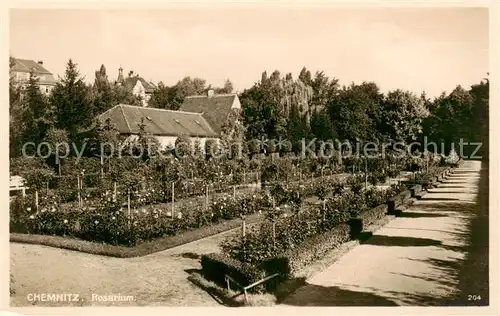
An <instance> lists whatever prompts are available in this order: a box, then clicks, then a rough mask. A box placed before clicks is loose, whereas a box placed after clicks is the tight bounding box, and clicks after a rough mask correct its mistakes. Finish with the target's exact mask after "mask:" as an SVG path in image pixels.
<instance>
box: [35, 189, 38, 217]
mask: <svg viewBox="0 0 500 316" xmlns="http://www.w3.org/2000/svg"><path fill="white" fill-rule="evenodd" d="M35 206H36V212H37V214H38V190H36V191H35Z"/></svg>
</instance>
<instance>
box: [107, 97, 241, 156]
mask: <svg viewBox="0 0 500 316" xmlns="http://www.w3.org/2000/svg"><path fill="white" fill-rule="evenodd" d="M240 109H241V104H240V101H239V98H238V96H237V95H236V94H220V95H215V94H214V92H213V90H209V91H208V92H207V94H206V95H203V96H190V97H187V98H186V99H185V101H184V103H183V104H182V106H181V108H180V110H179V111H173V110H164V109H156V108H149V107H141V106H133V105H127V104H118V105H116V106H114V107H113V108H111V109H109V110H107V111H106V112H104V113H102V114H101V115H100V116H99V120H100V121H101V122H105V121H107V120H108V119H109V121H110V122H111V123H112V124H113V125H114V127H115V128H116V129H117V130H118V132H119V133H120V134H121V135H123V136H127V137H135V136H136V135H138V134H139V132H140V127H139V126H140V125H142V124H144V129H145V132H147V133H149V134H151V135H153V136H155V137H156V138H157V139H158V141H159V143H160V145H161V146H162V147H163V148H164V147H167V146H174V145H175V141H176V140H177V138H178V137H181V136H187V137H189V138H190V139H191V141H192V142H193V143H194V141H195V140H198V141H199V142H200V145H201V147H202V148H205V143H206V140H207V139H213V140H220V139H221V137H222V135H223V134H224V133H227V134H225V135H226V136H227V135H230V134H231V133H230V132H229V133H228V131H227V128H226V131H224V127H225V126H230V125H231V124H228V121H231V120H233V121H237V118H236V117H237V116H233V115H231V113H239V110H240Z"/></svg>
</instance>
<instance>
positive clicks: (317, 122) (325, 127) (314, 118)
mask: <svg viewBox="0 0 500 316" xmlns="http://www.w3.org/2000/svg"><path fill="white" fill-rule="evenodd" d="M310 127H311V133H312V134H313V135H314V137H316V138H318V139H321V140H331V139H334V138H336V137H338V135H337V133H336V132H335V127H334V126H333V123H332V121H331V120H330V117H329V116H328V113H327V112H326V110H324V109H321V110H315V111H314V112H313V114H312V115H311V122H310Z"/></svg>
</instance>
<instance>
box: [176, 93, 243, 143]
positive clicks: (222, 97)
mask: <svg viewBox="0 0 500 316" xmlns="http://www.w3.org/2000/svg"><path fill="white" fill-rule="evenodd" d="M240 109H241V103H240V99H239V98H238V95H237V94H235V93H229V94H214V92H213V90H209V91H208V93H207V94H206V95H197V96H188V97H186V98H185V99H184V102H183V103H182V105H181V107H180V110H181V111H184V112H194V113H200V114H201V115H203V117H204V118H205V119H206V120H207V122H208V123H209V124H210V126H211V127H212V128H213V130H214V131H215V132H217V133H220V132H221V131H222V127H223V126H224V125H225V123H226V121H227V120H228V117H229V114H230V113H231V111H233V110H240Z"/></svg>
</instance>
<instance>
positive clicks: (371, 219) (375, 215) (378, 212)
mask: <svg viewBox="0 0 500 316" xmlns="http://www.w3.org/2000/svg"><path fill="white" fill-rule="evenodd" d="M387 209H388V207H387V204H381V205H379V206H376V207H374V208H371V209H369V210H367V211H364V212H362V213H361V214H359V218H360V219H361V220H362V221H363V226H367V225H371V224H373V223H375V222H376V221H378V220H379V219H381V218H384V216H386V215H387Z"/></svg>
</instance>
